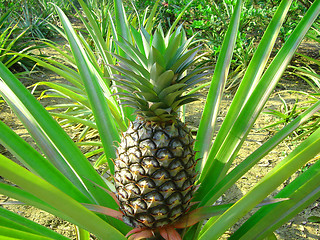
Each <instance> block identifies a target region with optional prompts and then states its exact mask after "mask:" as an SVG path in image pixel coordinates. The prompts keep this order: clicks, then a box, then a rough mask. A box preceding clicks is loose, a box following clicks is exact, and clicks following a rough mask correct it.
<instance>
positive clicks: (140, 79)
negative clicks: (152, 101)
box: [112, 65, 152, 89]
mask: <svg viewBox="0 0 320 240" xmlns="http://www.w3.org/2000/svg"><path fill="white" fill-rule="evenodd" d="M112 67H113V68H115V69H116V70H118V71H119V72H121V73H123V74H124V75H126V76H127V77H128V78H129V79H132V78H133V79H135V80H136V81H138V82H139V83H141V84H142V85H144V86H146V87H148V88H149V89H152V84H150V82H149V81H148V80H147V79H148V78H147V79H146V78H145V77H143V76H141V75H138V74H136V73H134V72H132V71H130V70H128V69H125V68H123V67H122V65H120V66H112ZM148 75H149V73H148ZM116 76H117V75H116ZM118 76H119V75H118ZM121 77H122V78H123V76H121ZM131 82H133V81H131Z"/></svg>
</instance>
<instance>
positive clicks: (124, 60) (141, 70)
mask: <svg viewBox="0 0 320 240" xmlns="http://www.w3.org/2000/svg"><path fill="white" fill-rule="evenodd" d="M112 55H113V56H114V57H115V58H117V59H118V60H119V61H120V62H122V63H124V64H126V65H127V66H128V67H130V69H131V70H132V71H134V72H135V73H137V74H141V76H144V77H145V78H147V79H148V78H149V77H150V74H149V72H148V71H147V70H146V69H145V68H144V67H142V66H140V65H139V64H137V63H135V62H133V61H131V60H129V59H127V58H124V57H121V56H120V55H117V54H112ZM113 67H114V66H113Z"/></svg>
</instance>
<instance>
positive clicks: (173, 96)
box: [163, 90, 184, 106]
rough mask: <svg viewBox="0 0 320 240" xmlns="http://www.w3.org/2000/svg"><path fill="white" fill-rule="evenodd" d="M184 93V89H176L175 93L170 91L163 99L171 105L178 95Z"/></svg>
mask: <svg viewBox="0 0 320 240" xmlns="http://www.w3.org/2000/svg"><path fill="white" fill-rule="evenodd" d="M183 93H184V90H180V91H176V92H173V93H169V94H168V95H167V96H166V97H165V98H164V99H163V101H164V102H165V103H166V104H168V105H169V106H171V105H172V104H173V103H174V102H175V101H176V99H177V97H179V96H181V94H183Z"/></svg>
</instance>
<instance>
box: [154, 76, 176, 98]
mask: <svg viewBox="0 0 320 240" xmlns="http://www.w3.org/2000/svg"><path fill="white" fill-rule="evenodd" d="M173 77H174V72H173V71H172V70H168V71H165V72H164V73H162V74H161V75H160V76H159V77H158V79H157V80H156V83H155V86H154V90H155V92H156V93H158V94H159V93H160V92H161V91H162V90H164V89H165V88H167V87H169V86H170V84H171V83H172V81H173Z"/></svg>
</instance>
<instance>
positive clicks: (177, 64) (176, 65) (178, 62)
mask: <svg viewBox="0 0 320 240" xmlns="http://www.w3.org/2000/svg"><path fill="white" fill-rule="evenodd" d="M198 49H199V47H196V48H193V49H191V50H190V51H187V52H186V53H185V54H183V55H182V56H178V57H179V58H178V59H177V56H176V57H175V58H174V59H173V60H171V61H170V63H171V62H172V66H171V67H169V69H171V70H172V71H174V72H177V71H179V69H182V67H185V66H186V64H187V63H189V65H190V64H191V63H192V62H193V61H192V59H193V58H194V56H195V55H196V53H197V50H198Z"/></svg>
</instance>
